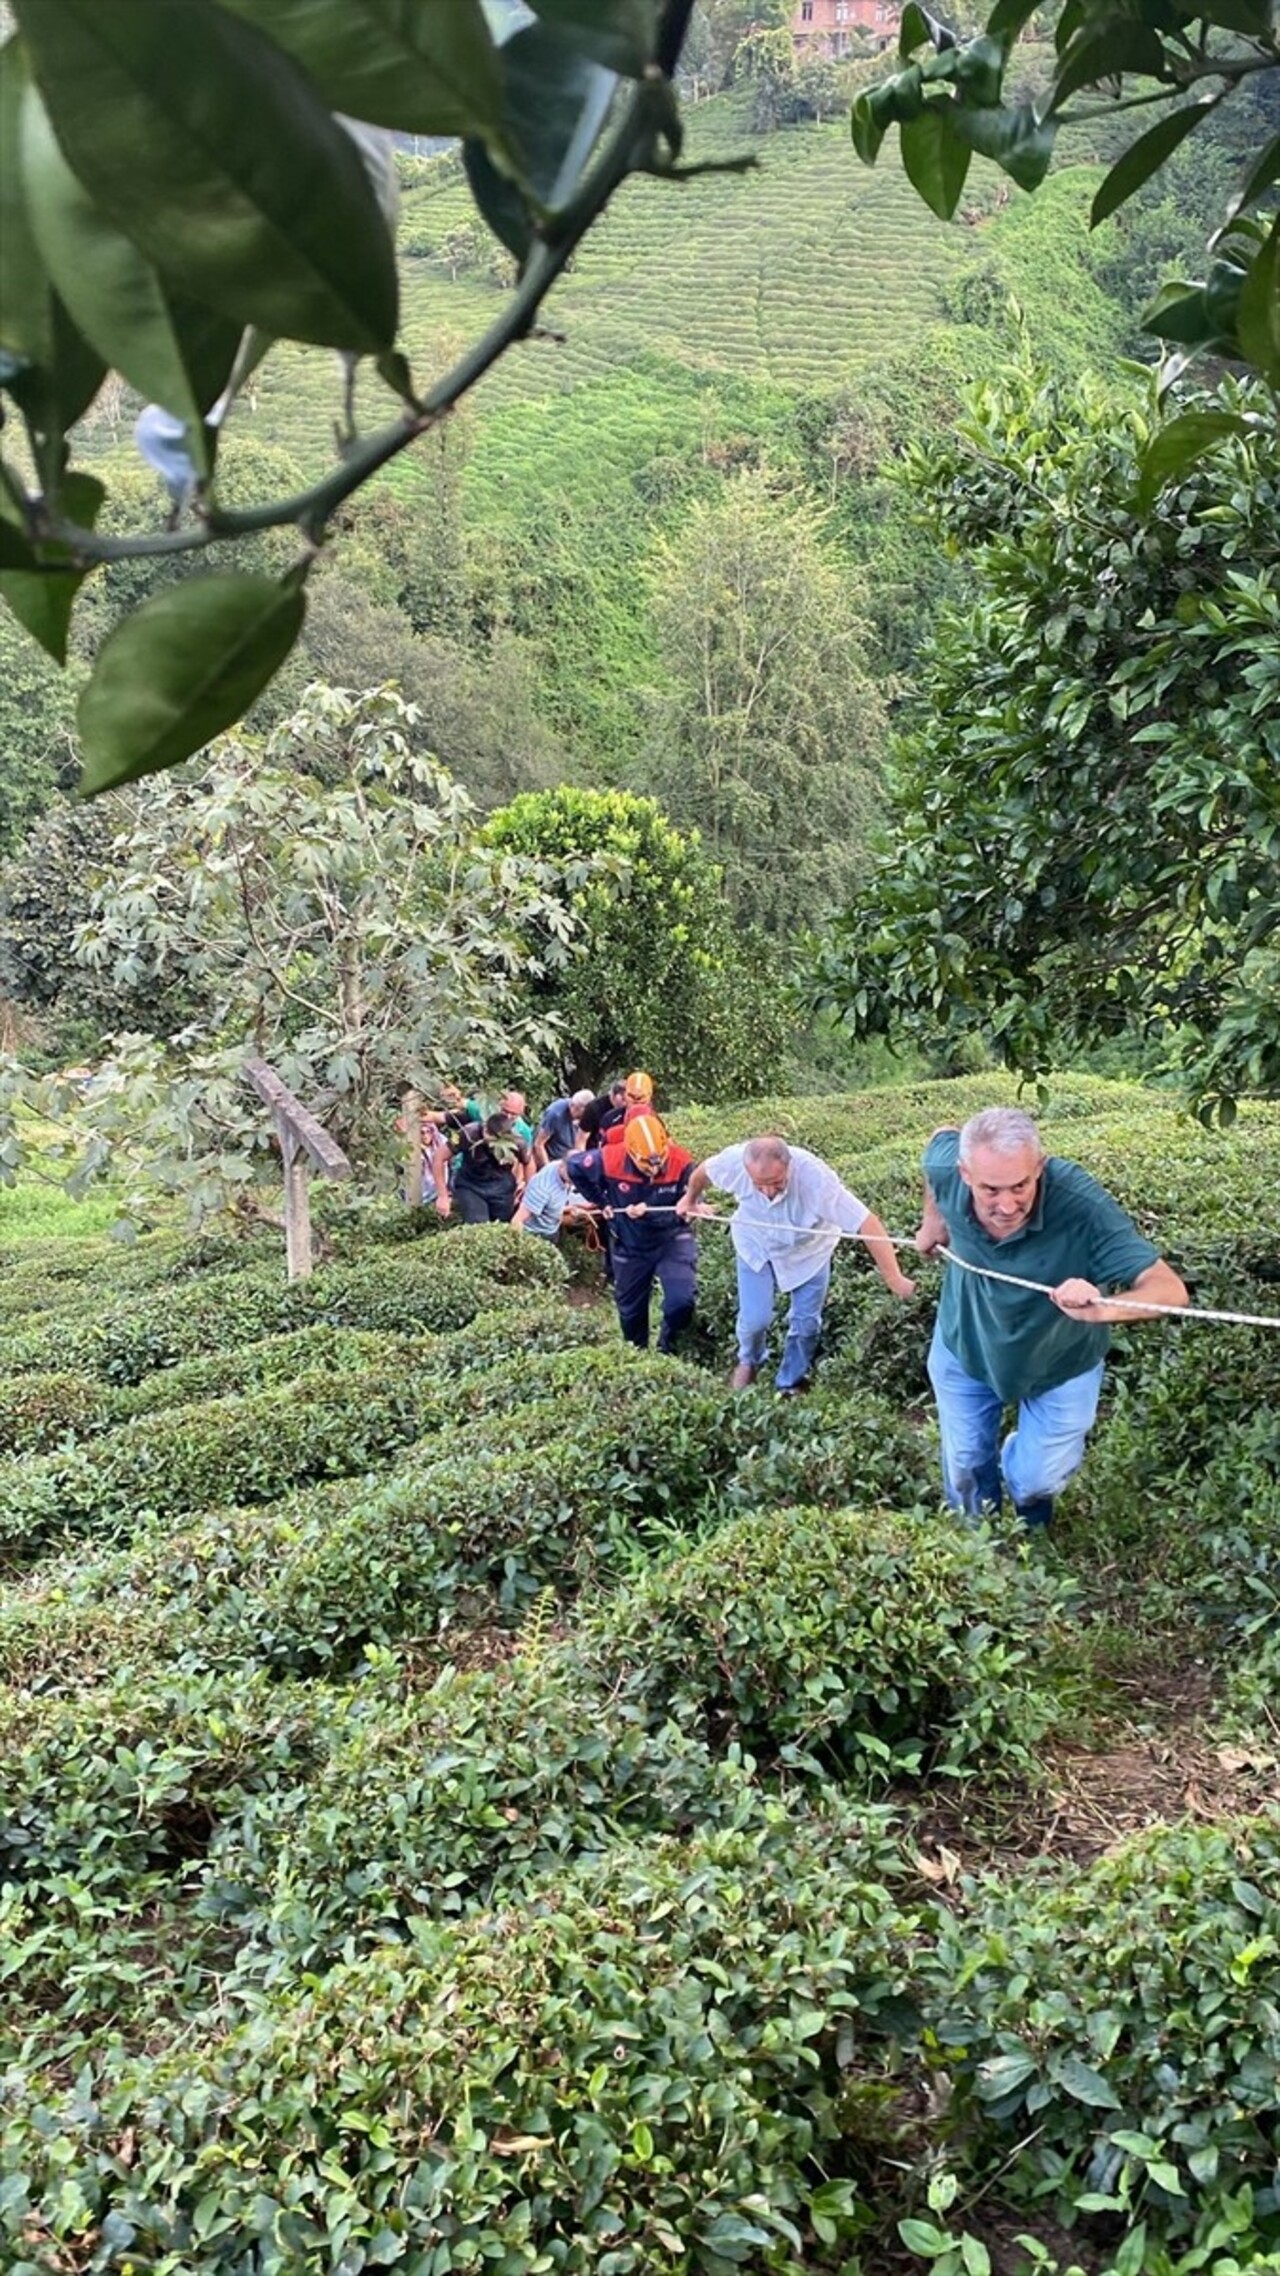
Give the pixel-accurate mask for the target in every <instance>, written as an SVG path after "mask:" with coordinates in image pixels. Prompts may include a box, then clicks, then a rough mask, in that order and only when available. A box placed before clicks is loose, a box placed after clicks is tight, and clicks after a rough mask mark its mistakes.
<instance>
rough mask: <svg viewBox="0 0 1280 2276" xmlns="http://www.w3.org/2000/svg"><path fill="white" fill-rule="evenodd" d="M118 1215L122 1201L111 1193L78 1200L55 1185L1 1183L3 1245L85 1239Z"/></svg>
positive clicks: (0, 1234) (105, 1228) (103, 1230)
mask: <svg viewBox="0 0 1280 2276" xmlns="http://www.w3.org/2000/svg"><path fill="white" fill-rule="evenodd" d="M119 1217H120V1205H119V1203H118V1202H116V1201H113V1200H112V1198H111V1196H110V1195H109V1194H100V1193H94V1194H88V1195H86V1197H85V1199H84V1200H83V1201H75V1200H73V1199H72V1197H71V1195H70V1194H69V1193H65V1192H64V1191H63V1189H62V1187H61V1186H56V1185H45V1184H42V1183H36V1182H32V1181H28V1182H26V1183H25V1184H22V1185H16V1186H7V1187H0V1248H7V1247H8V1246H9V1244H10V1243H11V1242H15V1241H77V1240H84V1239H85V1238H86V1237H87V1236H92V1235H94V1234H99V1233H106V1232H107V1231H108V1230H109V1229H110V1227H111V1226H112V1225H114V1224H116V1223H117V1222H118V1220H119ZM106 1253H107V1252H104V1255H105V1254H106Z"/></svg>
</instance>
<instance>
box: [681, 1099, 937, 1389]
mask: <svg viewBox="0 0 1280 2276" xmlns="http://www.w3.org/2000/svg"><path fill="white" fill-rule="evenodd" d="M708 1186H715V1187H716V1188H717V1189H718V1190H719V1191H720V1192H721V1193H731V1194H732V1195H733V1197H734V1200H735V1201H736V1202H737V1204H738V1206H737V1209H736V1210H735V1211H734V1214H733V1217H732V1219H731V1221H730V1230H731V1238H732V1241H733V1246H734V1249H735V1251H736V1254H737V1262H738V1364H737V1366H736V1367H735V1368H734V1371H733V1376H732V1383H733V1388H734V1390H735V1391H743V1390H745V1389H746V1387H747V1385H748V1384H749V1383H754V1381H755V1379H756V1376H757V1375H758V1373H759V1371H760V1368H761V1365H762V1363H763V1360H764V1356H765V1352H766V1349H767V1348H768V1342H769V1330H770V1327H771V1326H772V1324H773V1309H774V1304H775V1302H776V1301H777V1297H778V1295H779V1293H780V1292H781V1294H783V1295H785V1296H789V1297H790V1298H791V1309H790V1312H789V1314H788V1317H787V1334H786V1341H785V1343H784V1345H783V1348H782V1363H781V1365H780V1367H779V1369H778V1372H777V1375H776V1377H775V1378H774V1381H775V1385H776V1388H777V1389H778V1390H779V1391H782V1392H785V1393H787V1394H793V1393H795V1392H797V1391H803V1390H804V1389H805V1388H806V1386H807V1384H808V1380H809V1369H810V1367H811V1365H812V1362H813V1355H814V1353H815V1351H816V1350H817V1348H818V1337H819V1334H820V1333H821V1329H822V1307H823V1305H824V1303H825V1302H826V1296H827V1288H828V1285H829V1283H830V1279H831V1259H832V1257H833V1256H834V1254H835V1251H836V1246H837V1244H838V1242H839V1240H840V1238H841V1235H842V1234H852V1235H856V1236H858V1237H859V1238H860V1239H861V1240H862V1241H863V1242H864V1243H865V1245H866V1249H867V1252H868V1254H869V1256H870V1258H871V1260H872V1263H873V1264H874V1265H875V1268H876V1271H877V1272H878V1273H879V1275H880V1277H881V1279H882V1280H883V1281H884V1283H885V1286H886V1287H887V1288H888V1289H890V1290H891V1292H892V1293H893V1295H895V1296H897V1297H900V1298H902V1299H903V1300H904V1301H905V1299H906V1298H907V1297H908V1296H913V1295H914V1294H915V1282H914V1281H913V1280H908V1278H907V1276H906V1274H905V1273H904V1272H903V1271H902V1270H901V1269H900V1267H899V1264H898V1260H897V1256H896V1254H895V1251H894V1248H893V1245H892V1243H891V1241H890V1239H889V1236H888V1234H887V1233H886V1232H885V1229H884V1226H883V1225H882V1224H881V1222H880V1219H879V1218H878V1217H875V1216H873V1215H872V1213H871V1211H870V1210H869V1209H868V1208H867V1206H866V1203H865V1202H862V1201H859V1199H858V1197H857V1195H856V1193H850V1191H849V1188H848V1187H847V1186H846V1185H842V1184H841V1182H840V1179H839V1178H838V1177H837V1176H836V1173H835V1171H834V1170H833V1169H830V1168H829V1167H828V1165H827V1164H826V1163H825V1162H823V1161H820V1160H819V1158H818V1156H817V1155H816V1154H810V1153H809V1152H808V1151H807V1150H806V1148H805V1147H803V1146H788V1145H787V1143H786V1141H785V1139H782V1138H773V1137H765V1138H752V1139H751V1140H750V1141H749V1143H748V1144H747V1145H745V1146H726V1147H725V1148H724V1151H723V1152H722V1153H719V1154H713V1155H712V1156H711V1158H710V1160H709V1161H705V1162H701V1163H700V1164H699V1165H698V1167H697V1169H696V1170H695V1171H694V1172H693V1175H692V1176H691V1178H690V1180H689V1183H688V1186H687V1188H686V1190H685V1193H684V1195H683V1197H682V1199H681V1200H680V1201H679V1202H678V1203H677V1204H676V1209H677V1214H678V1215H679V1216H681V1217H689V1216H693V1215H694V1214H695V1213H696V1212H697V1209H698V1204H699V1201H700V1198H701V1196H702V1195H703V1194H704V1193H705V1192H706V1189H707V1187H708Z"/></svg>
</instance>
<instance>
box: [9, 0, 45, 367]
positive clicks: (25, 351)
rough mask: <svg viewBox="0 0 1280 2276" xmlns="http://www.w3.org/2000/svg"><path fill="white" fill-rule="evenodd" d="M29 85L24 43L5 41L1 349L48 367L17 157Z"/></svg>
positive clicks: (39, 285) (41, 292) (37, 269)
mask: <svg viewBox="0 0 1280 2276" xmlns="http://www.w3.org/2000/svg"><path fill="white" fill-rule="evenodd" d="M30 83H31V74H30V69H29V66H28V63H27V57H26V50H25V49H24V47H23V45H22V42H21V41H20V40H16V39H10V40H6V42H5V44H4V46H3V47H2V48H0V347H3V348H7V349H8V350H9V352H10V354H11V355H15V356H21V357H25V358H28V359H29V360H30V361H31V362H32V363H47V362H48V360H49V356H50V354H51V352H52V341H51V337H50V314H49V280H48V277H47V276H46V274H45V268H44V263H43V261H42V260H41V258H40V253H39V249H38V247H37V245H36V241H35V237H34V234H33V232H32V228H31V217H30V214H29V213H28V210H27V195H26V189H25V187H24V184H23V180H22V169H21V162H20V157H19V150H20V142H19V118H20V115H21V111H22V102H23V97H24V96H25V94H26V93H27V90H28V88H29V86H30Z"/></svg>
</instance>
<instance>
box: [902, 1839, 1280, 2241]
mask: <svg viewBox="0 0 1280 2276" xmlns="http://www.w3.org/2000/svg"><path fill="white" fill-rule="evenodd" d="M966 1894H967V1899H968V1901H967V1903H966V1904H965V1906H964V1908H963V1910H962V1911H961V1912H960V1913H959V1914H958V1915H957V1916H956V1917H955V1918H952V1917H950V1916H944V1917H943V1918H942V1919H941V1921H940V1924H939V1929H938V1935H937V1940H936V1944H935V1946H934V1948H933V1951H932V1953H931V1954H930V1955H928V1957H927V1958H926V1959H925V1961H924V1963H923V1966H922V1970H921V1975H922V1980H923V1987H924V1991H925V1997H926V2003H927V2006H926V2013H927V2019H928V2022H929V2024H930V2027H931V2028H932V2030H933V2031H934V2032H935V2033H936V2036H937V2040H938V2043H939V2047H940V2050H941V2060H942V2061H943V2062H945V2065H946V2068H947V2071H948V2073H949V2074H950V2076H951V2078H952V2080H953V2083H954V2089H955V2095H956V2102H955V2105H954V2110H955V2115H956V2116H957V2117H958V2118H959V2119H960V2120H961V2122H962V2123H963V2124H964V2125H965V2126H966V2127H967V2128H969V2129H971V2131H970V2135H969V2141H968V2149H967V2155H968V2159H969V2162H970V2163H971V2164H972V2165H973V2166H974V2167H976V2168H977V2169H978V2170H979V2171H982V2172H992V2171H994V2170H995V2169H996V2168H997V2167H998V2168H999V2170H1000V2172H1001V2175H1002V2187H1004V2188H1005V2189H1009V2188H1010V2186H1011V2182H1010V2174H1012V2187H1013V2189H1014V2190H1016V2191H1017V2193H1018V2194H1025V2195H1034V2197H1035V2198H1036V2199H1037V2200H1039V2201H1040V2202H1041V2203H1043V2202H1044V2200H1045V2199H1046V2198H1048V2197H1052V2198H1053V2199H1056V2201H1057V2204H1058V2205H1059V2206H1060V2207H1061V2208H1062V2209H1063V2210H1064V2211H1067V2212H1068V2214H1069V2217H1070V2216H1072V2215H1073V2214H1074V2212H1075V2211H1076V2210H1079V2211H1085V2212H1089V2213H1102V2214H1104V2215H1109V2216H1114V2221H1113V2223H1112V2225H1113V2226H1114V2225H1115V2224H1118V2223H1120V2222H1124V2223H1125V2224H1126V2225H1131V2224H1132V2220H1133V2216H1134V2215H1135V2213H1136V2212H1137V2211H1138V2210H1139V2209H1140V2210H1141V2212H1142V2213H1143V2214H1144V2215H1145V2216H1146V2217H1147V2218H1148V2220H1151V2221H1154V2222H1155V2223H1156V2224H1157V2225H1158V2227H1159V2229H1160V2230H1161V2231H1163V2232H1164V2233H1166V2234H1169V2235H1177V2234H1181V2233H1184V2232H1185V2231H1186V2230H1187V2229H1188V2228H1189V2227H1190V2226H1191V2225H1192V2222H1193V2219H1194V2217H1195V2214H1196V2211H1197V2209H1198V2204H1199V2201H1200V2199H1201V2193H1202V2192H1208V2193H1210V2198H1211V2199H1214V2198H1217V2197H1219V2196H1220V2195H1221V2194H1223V2193H1228V2192H1231V2191H1233V2190H1238V2189H1239V2187H1240V2186H1241V2184H1248V2183H1252V2184H1253V2186H1254V2187H1255V2189H1256V2190H1257V2191H1258V2192H1260V2193H1262V2194H1261V2196H1260V2199H1259V2200H1258V2202H1259V2210H1261V2209H1262V2206H1263V2205H1264V2204H1265V2205H1269V2206H1270V2207H1271V2213H1270V2220H1271V2221H1272V2222H1274V2219H1275V2212H1274V2198H1273V2196H1272V2195H1271V2190H1272V2186H1273V2183H1274V2174H1275V2158H1276V2093H1275V2085H1276V2077H1277V2074H1278V2072H1280V2005H1278V2004H1277V1999H1276V1972H1277V1956H1278V1955H1280V1828H1277V1826H1276V1824H1275V1823H1274V1822H1268V1821H1267V1820H1265V1819H1263V1820H1260V1821H1258V1822H1256V1823H1255V1824H1253V1825H1248V1826H1246V1825H1238V1826H1235V1827H1230V1826H1228V1827H1221V1826H1214V1827H1207V1826H1184V1827H1179V1828H1172V1829H1171V1828H1169V1827H1165V1826H1158V1827H1155V1828H1153V1829H1151V1830H1150V1831H1148V1832H1147V1833H1145V1834H1142V1835H1139V1836H1136V1837H1135V1838H1134V1839H1132V1840H1131V1841H1128V1842H1126V1843H1125V1845H1124V1847H1123V1848H1122V1849H1121V1850H1120V1851H1118V1852H1117V1853H1116V1854H1114V1855H1112V1856H1108V1857H1104V1858H1102V1859H1101V1860H1100V1861H1099V1862H1098V1863H1097V1864H1096V1865H1094V1866H1093V1867H1092V1868H1091V1869H1090V1870H1089V1871H1088V1872H1085V1873H1074V1872H1073V1873H1072V1874H1070V1875H1069V1876H1065V1877H1064V1876H1063V1875H1061V1874H1054V1875H1050V1874H1048V1873H1042V1874H1041V1875H1039V1876H1036V1875H1035V1874H1034V1873H1032V1874H1029V1875H1025V1876H1023V1877H1021V1878H1020V1879H1019V1882H1018V1884H1017V1886H1016V1887H1014V1888H1011V1887H1007V1886H1004V1885H1002V1884H1000V1883H999V1882H997V1881H995V1880H994V1879H987V1880H983V1881H981V1882H979V1883H978V1884H977V1885H976V1886H973V1885H971V1886H970V1887H969V1888H968V1889H967V1892H966ZM1024 2137H1025V2138H1024ZM1011 2138H1012V2139H1013V2141H1014V2143H1015V2145H1016V2146H1015V2147H1014V2149H1013V2150H1012V2152H1011V2151H1010V2146H1009V2145H1010V2139H1011ZM1272 2241H1275V2239H1274V2237H1273V2239H1272ZM1144 2265H1145V2264H1144Z"/></svg>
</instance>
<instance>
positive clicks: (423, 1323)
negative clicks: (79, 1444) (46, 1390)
mask: <svg viewBox="0 0 1280 2276" xmlns="http://www.w3.org/2000/svg"><path fill="white" fill-rule="evenodd" d="M564 1277H565V1268H564V1264H563V1261H562V1259H561V1257H560V1255H559V1253H558V1251H557V1250H556V1249H555V1248H553V1247H552V1245H551V1243H550V1242H547V1241H536V1240H532V1239H530V1237H529V1235H528V1234H525V1233H519V1232H516V1231H514V1230H513V1229H512V1227H510V1226H508V1225H487V1226H484V1225H481V1226H466V1227H459V1228H458V1229H457V1230H456V1231H455V1232H454V1233H453V1234H451V1235H450V1236H449V1237H448V1238H447V1239H443V1240H440V1241H438V1242H436V1241H433V1242H432V1243H431V1244H430V1247H429V1252H424V1253H423V1254H422V1255H420V1256H415V1255H413V1254H412V1253H410V1254H408V1255H400V1254H397V1253H395V1252H392V1253H390V1254H382V1255H378V1256H374V1257H370V1258H367V1259H364V1260H361V1261H359V1262H357V1263H355V1264H350V1265H340V1264H333V1265H325V1266H323V1267H321V1268H320V1270H318V1271H317V1272H315V1273H313V1274H312V1275H311V1277H310V1279H308V1280H296V1281H286V1280H284V1279H283V1278H282V1277H281V1274H280V1270H279V1267H278V1266H277V1267H275V1268H274V1269H272V1268H268V1267H261V1266H258V1267H252V1268H246V1269H245V1270H242V1271H224V1272H216V1273H210V1274H208V1275H207V1276H205V1277H203V1278H200V1279H197V1280H195V1281H194V1282H193V1283H192V1285H191V1286H190V1288H189V1289H187V1288H184V1289H183V1291H182V1293H181V1296H180V1298H179V1297H176V1296H175V1295H174V1293H173V1292H168V1293H165V1292H160V1293H158V1294H156V1295H154V1296H152V1297H150V1298H139V1299H137V1300H135V1301H132V1302H130V1301H128V1300H125V1301H122V1302H120V1303H117V1304H113V1305H111V1306H109V1307H108V1308H107V1309H106V1310H105V1311H102V1312H100V1313H99V1314H98V1315H97V1316H96V1317H95V1318H93V1319H92V1320H85V1321H82V1320H80V1319H73V1320H71V1321H68V1322H66V1323H65V1324H63V1325H61V1326H58V1325H56V1324H55V1325H52V1326H49V1327H46V1328H42V1329H38V1330H35V1331H33V1332H32V1333H30V1334H28V1335H22V1336H15V1337H14V1338H13V1339H12V1341H11V1343H10V1345H9V1348H8V1350H7V1351H6V1355H5V1356H6V1362H7V1365H8V1367H9V1369H10V1371H11V1372H12V1373H14V1374H20V1373H28V1372H30V1371H31V1370H33V1369H37V1368H48V1369H57V1370H59V1371H63V1372H65V1371H67V1370H74V1371H75V1372H77V1373H83V1374H91V1375H98V1376H101V1377H102V1378H103V1379H104V1380H105V1381H107V1382H111V1383H137V1382H140V1381H141V1379H142V1377H143V1376H145V1375H148V1374H150V1373H151V1372H152V1371H153V1369H155V1368H160V1367H172V1366H173V1365H174V1364H175V1363H176V1362H177V1361H179V1360H183V1359H190V1358H193V1357H195V1356H196V1355H197V1354H201V1353H207V1352H218V1351H228V1350H234V1349H235V1348H237V1347H238V1346H240V1345H243V1344H247V1343H257V1342H259V1341H260V1340H261V1338H262V1337H264V1336H275V1335H283V1334H286V1333H287V1332H288V1331H289V1330H291V1329H296V1328H302V1327H306V1326H308V1325H309V1324H310V1323H311V1322H313V1321H325V1322H327V1323H328V1324H329V1325H331V1326H334V1327H347V1328H368V1329H373V1330H377V1331H379V1332H380V1333H383V1334H390V1335H396V1334H409V1333H413V1332H415V1331H419V1330H422V1329H434V1330H442V1329H448V1328H458V1327H463V1326H465V1325H466V1323H467V1321H469V1320H471V1319H473V1318H474V1317H475V1315H476V1313H477V1312H479V1311H482V1310H483V1309H484V1308H485V1307H486V1305H490V1304H492V1302H493V1301H494V1297H495V1294H496V1292H497V1291H498V1290H499V1289H503V1288H510V1287H543V1288H554V1287H558V1286H562V1285H563V1282H564Z"/></svg>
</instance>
